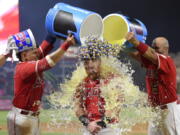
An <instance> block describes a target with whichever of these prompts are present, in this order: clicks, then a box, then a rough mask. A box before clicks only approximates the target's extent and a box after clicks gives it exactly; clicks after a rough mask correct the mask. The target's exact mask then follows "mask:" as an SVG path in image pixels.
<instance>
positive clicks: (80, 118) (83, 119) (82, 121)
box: [79, 115, 89, 126]
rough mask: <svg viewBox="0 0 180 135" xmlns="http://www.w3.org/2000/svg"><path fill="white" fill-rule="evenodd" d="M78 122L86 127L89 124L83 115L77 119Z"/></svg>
mask: <svg viewBox="0 0 180 135" xmlns="http://www.w3.org/2000/svg"><path fill="white" fill-rule="evenodd" d="M79 120H80V121H81V123H82V124H83V125H84V126H87V125H88V124H89V119H88V118H87V117H86V116H85V115H81V116H80V117H79Z"/></svg>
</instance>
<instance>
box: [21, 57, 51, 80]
mask: <svg viewBox="0 0 180 135" xmlns="http://www.w3.org/2000/svg"><path fill="white" fill-rule="evenodd" d="M50 68H51V66H50V65H49V64H48V62H47V59H46V58H43V59H41V60H38V61H31V62H25V63H23V64H21V66H20V67H19V70H20V73H21V77H22V78H23V79H28V78H29V77H32V76H36V75H38V76H39V74H40V73H42V72H43V71H45V70H48V69H50Z"/></svg>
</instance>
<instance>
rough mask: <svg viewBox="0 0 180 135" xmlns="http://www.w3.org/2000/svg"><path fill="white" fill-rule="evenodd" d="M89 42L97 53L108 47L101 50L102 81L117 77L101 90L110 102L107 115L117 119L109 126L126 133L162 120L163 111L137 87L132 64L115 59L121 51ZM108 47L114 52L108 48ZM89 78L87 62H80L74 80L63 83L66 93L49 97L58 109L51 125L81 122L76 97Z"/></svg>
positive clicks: (102, 44) (53, 115)
mask: <svg viewBox="0 0 180 135" xmlns="http://www.w3.org/2000/svg"><path fill="white" fill-rule="evenodd" d="M86 43H87V44H91V45H92V46H93V45H94V44H95V45H96V46H95V49H96V50H97V46H98V45H99V47H100V48H101V46H104V47H102V49H98V50H97V51H98V52H99V53H100V55H99V56H100V57H101V73H100V74H101V78H103V79H107V78H108V76H109V75H112V74H113V75H115V76H114V77H113V78H111V79H110V81H109V83H108V84H106V85H104V84H103V83H102V84H101V87H100V89H101V92H102V96H103V97H104V99H105V101H106V105H105V109H106V116H108V117H114V118H116V119H117V122H116V123H114V124H109V125H110V126H111V127H113V128H120V129H121V132H122V133H124V134H126V133H127V132H129V131H131V129H132V127H133V126H134V125H135V124H137V123H147V122H149V121H155V120H157V118H159V117H160V116H159V114H158V112H160V109H158V108H157V110H158V111H153V109H152V108H151V107H150V106H149V104H148V102H147V94H146V93H144V92H141V91H140V90H139V87H138V86H136V85H134V82H133V78H132V74H133V72H134V71H133V70H132V69H131V65H130V64H129V63H127V64H124V63H122V62H120V61H119V60H118V59H117V58H116V57H114V56H117V54H118V53H117V49H118V51H119V49H120V48H119V47H117V48H116V47H114V46H112V45H110V44H108V43H107V42H103V41H99V40H97V39H92V38H90V41H88V42H86ZM107 45H108V47H109V48H111V49H107V48H108V47H107ZM105 46H106V47H105ZM109 50H111V51H109ZM113 50H115V51H116V52H115V51H113ZM85 51H87V50H85ZM108 51H109V52H108ZM107 53H108V55H107ZM102 54H105V55H102ZM109 54H110V55H109ZM112 54H113V56H112ZM85 57H86V56H85ZM86 77H87V74H86V72H85V69H84V66H83V63H81V62H80V63H79V64H78V65H77V68H76V70H75V71H74V72H73V73H72V77H71V79H70V80H65V83H64V84H60V87H61V90H62V91H61V92H55V93H53V94H51V95H50V96H49V97H48V98H49V101H50V103H51V105H52V106H53V109H55V111H54V113H52V115H51V119H52V121H51V123H53V124H54V125H57V126H61V125H62V123H68V122H72V121H77V122H78V119H77V118H76V116H75V113H74V109H76V108H74V103H75V100H76V99H75V98H74V96H73V95H74V93H75V90H76V88H77V86H78V85H79V84H80V83H81V82H82V81H83V79H85V78H86ZM100 82H103V81H100ZM157 124H159V123H157Z"/></svg>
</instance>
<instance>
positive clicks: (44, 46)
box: [38, 34, 56, 59]
mask: <svg viewBox="0 0 180 135" xmlns="http://www.w3.org/2000/svg"><path fill="white" fill-rule="evenodd" d="M55 41H56V38H55V37H53V36H51V35H50V34H48V35H47V36H46V38H45V40H44V41H43V42H42V43H41V45H40V47H39V48H38V51H39V54H40V59H41V58H44V57H45V56H46V55H47V54H48V53H49V52H50V51H51V50H52V49H53V44H54V43H55Z"/></svg>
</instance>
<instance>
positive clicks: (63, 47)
mask: <svg viewBox="0 0 180 135" xmlns="http://www.w3.org/2000/svg"><path fill="white" fill-rule="evenodd" d="M70 45H71V44H70V43H69V42H64V43H63V44H62V45H60V48H61V49H62V50H64V51H66V50H67V49H68V48H69V46H70Z"/></svg>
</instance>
